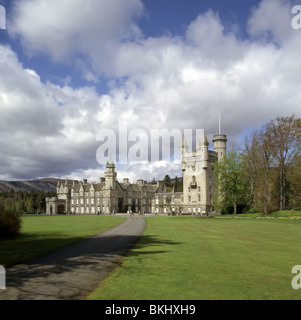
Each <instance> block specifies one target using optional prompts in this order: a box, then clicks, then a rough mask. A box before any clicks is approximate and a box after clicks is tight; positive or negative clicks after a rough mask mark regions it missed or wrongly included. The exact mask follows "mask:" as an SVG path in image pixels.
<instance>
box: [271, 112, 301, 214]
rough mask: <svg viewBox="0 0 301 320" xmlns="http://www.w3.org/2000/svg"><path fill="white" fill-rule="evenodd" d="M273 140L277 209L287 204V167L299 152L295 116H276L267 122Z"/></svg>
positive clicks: (281, 208)
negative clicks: (276, 174) (277, 182)
mask: <svg viewBox="0 0 301 320" xmlns="http://www.w3.org/2000/svg"><path fill="white" fill-rule="evenodd" d="M269 126H270V132H271V135H272V137H271V139H272V141H273V147H274V148H273V156H274V158H275V165H276V167H277V169H278V179H279V199H278V201H279V210H285V209H286V206H287V204H288V199H287V196H288V176H287V175H288V169H289V167H290V166H292V165H294V164H295V163H296V161H297V156H298V155H299V153H300V149H299V148H300V143H301V139H300V127H299V121H298V120H296V119H295V116H291V117H283V118H276V119H275V120H272V121H271V122H270V124H269Z"/></svg>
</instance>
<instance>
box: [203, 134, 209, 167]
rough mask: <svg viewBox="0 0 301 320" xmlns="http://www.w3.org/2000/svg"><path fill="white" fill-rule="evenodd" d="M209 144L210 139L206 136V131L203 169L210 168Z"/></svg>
mask: <svg viewBox="0 0 301 320" xmlns="http://www.w3.org/2000/svg"><path fill="white" fill-rule="evenodd" d="M208 146H209V142H208V139H207V137H206V133H205V131H204V136H203V141H202V148H203V152H204V161H203V163H204V164H203V169H207V168H208V160H209V155H208Z"/></svg>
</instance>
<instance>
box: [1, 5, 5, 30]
mask: <svg viewBox="0 0 301 320" xmlns="http://www.w3.org/2000/svg"><path fill="white" fill-rule="evenodd" d="M0 29H6V11H5V8H4V7H3V6H1V5H0Z"/></svg>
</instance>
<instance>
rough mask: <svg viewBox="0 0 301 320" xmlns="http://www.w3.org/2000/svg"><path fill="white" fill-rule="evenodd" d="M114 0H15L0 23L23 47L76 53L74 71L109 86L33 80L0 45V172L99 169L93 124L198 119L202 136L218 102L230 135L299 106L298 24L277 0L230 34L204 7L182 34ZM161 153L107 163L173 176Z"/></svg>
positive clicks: (89, 173)
mask: <svg viewBox="0 0 301 320" xmlns="http://www.w3.org/2000/svg"><path fill="white" fill-rule="evenodd" d="M116 1H118V5H116V6H114V7H113V6H112V4H111V2H108V1H99V0H97V1H96V0H95V1H94V0H90V1H85V2H82V1H81V2H80V1H74V0H72V1H71V0H70V1H69V0H63V1H52V2H49V1H43V0H31V1H29V0H25V1H20V2H16V7H15V9H14V12H13V16H12V19H11V21H10V24H11V28H10V30H12V34H14V35H15V36H18V37H19V38H20V39H21V42H22V43H23V45H24V47H25V48H26V49H27V50H28V52H30V53H31V54H36V53H38V52H39V53H43V54H46V55H48V56H49V57H51V58H52V59H54V60H56V61H60V62H70V61H77V62H78V61H79V59H82V60H83V63H82V64H81V65H82V66H83V77H85V78H86V79H89V80H91V81H94V82H95V83H96V82H97V78H98V77H99V76H103V75H107V76H108V78H109V80H108V87H109V88H110V89H109V91H108V92H107V93H106V94H99V93H98V92H97V88H96V87H92V86H90V87H87V86H86V87H78V88H73V87H72V86H71V83H72V82H71V81H67V82H66V83H65V85H58V84H54V83H52V82H50V81H49V82H47V83H43V82H42V81H41V79H40V77H39V74H38V73H37V70H32V69H26V68H24V67H23V66H22V64H21V63H20V62H19V61H18V58H17V56H16V54H15V53H14V52H13V51H12V50H11V49H10V48H8V47H4V46H1V47H0V74H1V76H0V105H1V112H2V116H1V119H0V124H1V127H0V130H1V133H2V134H1V135H0V150H2V155H1V158H0V159H1V160H0V177H8V176H9V177H15V178H20V177H21V178H23V177H26V178H29V177H32V178H34V177H37V176H59V177H64V176H65V175H69V177H74V178H80V177H82V178H88V179H90V180H97V177H98V176H102V175H103V169H104V168H100V167H99V164H98V163H97V161H96V151H97V149H98V147H99V145H100V143H99V142H98V141H96V135H97V132H98V131H99V130H100V129H104V128H107V129H112V130H114V132H116V137H117V138H118V134H119V123H120V121H124V122H127V124H128V130H129V132H130V131H131V130H133V129H143V130H145V131H146V132H147V134H148V135H149V136H150V131H151V129H163V128H166V129H168V130H172V129H180V130H184V129H205V130H206V132H207V134H208V138H209V139H211V138H212V135H213V134H215V133H216V129H217V125H218V114H219V113H220V114H221V116H222V126H223V131H224V132H225V133H227V134H228V137H229V141H230V142H231V143H230V144H235V143H239V142H240V139H241V138H242V135H243V134H244V133H245V132H246V130H248V129H250V128H254V127H256V126H260V125H262V124H263V123H265V122H266V121H268V120H270V119H271V118H274V117H276V116H282V115H290V114H293V113H295V114H296V115H297V116H301V115H300V110H299V109H300V108H299V106H300V103H301V84H300V81H299V79H298V75H299V74H300V72H301V62H300V58H299V52H300V50H301V41H300V40H301V33H300V32H296V31H293V30H292V28H291V18H292V17H290V16H289V15H288V12H289V10H291V8H290V5H289V3H288V2H284V1H281V0H275V1H269V0H263V1H262V2H261V3H260V5H259V6H258V7H256V8H254V10H253V11H252V13H251V15H250V19H249V21H248V23H247V26H248V32H249V34H250V36H251V37H250V38H247V39H241V38H239V37H238V36H237V35H236V33H235V32H234V31H229V30H231V28H227V30H225V28H224V26H223V23H222V21H221V19H220V17H219V14H218V13H217V12H213V11H212V10H209V11H207V12H205V13H201V14H199V15H198V16H196V18H195V19H194V20H193V21H191V23H190V24H189V25H188V27H187V30H186V32H185V33H184V34H183V35H182V36H179V35H178V36H173V35H172V34H170V35H164V36H161V37H149V38H146V37H144V36H143V34H142V32H141V30H140V29H139V24H138V22H137V18H139V17H141V16H142V15H143V14H144V7H143V5H142V3H141V2H140V1H139V0H130V1H127V2H126V5H125V2H124V1H123V0H120V1H119V0H116ZM71 2H72V3H71ZM46 12H47V15H46V16H45V13H46ZM276 20H277V24H276ZM279 21H280V22H281V23H280V22H279ZM232 30H235V28H232ZM45 35H47V36H45ZM85 63H86V64H85ZM129 145H130V144H129ZM117 146H118V147H119V145H118V141H117ZM238 146H239V145H238ZM164 147H166V146H164V145H163V148H164ZM3 150H8V151H5V152H4V151H3ZM163 160H164V161H165V162H164V161H162V162H159V163H151V164H145V163H141V164H138V165H135V167H134V168H133V166H131V164H129V165H123V166H119V167H118V166H117V170H118V177H119V178H121V179H122V178H124V177H129V178H130V179H131V181H135V179H138V178H140V177H141V178H143V179H147V180H151V179H152V178H153V177H156V178H164V173H169V174H170V176H176V175H178V176H180V175H181V169H180V167H179V165H178V164H176V163H175V164H170V162H168V159H163Z"/></svg>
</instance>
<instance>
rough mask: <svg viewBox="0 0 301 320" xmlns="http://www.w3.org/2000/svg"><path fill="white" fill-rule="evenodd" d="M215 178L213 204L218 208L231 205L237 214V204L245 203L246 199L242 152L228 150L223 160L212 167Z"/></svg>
mask: <svg viewBox="0 0 301 320" xmlns="http://www.w3.org/2000/svg"><path fill="white" fill-rule="evenodd" d="M214 174H215V176H216V180H217V188H216V191H217V194H216V197H215V199H216V200H215V205H216V206H217V207H219V208H224V209H225V208H227V207H229V206H231V207H233V213H234V214H237V212H238V205H245V204H246V202H247V201H246V199H247V181H246V174H245V170H244V157H243V154H241V153H238V152H236V151H230V152H228V154H227V157H226V160H225V162H218V163H217V164H216V166H215V168H214Z"/></svg>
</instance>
